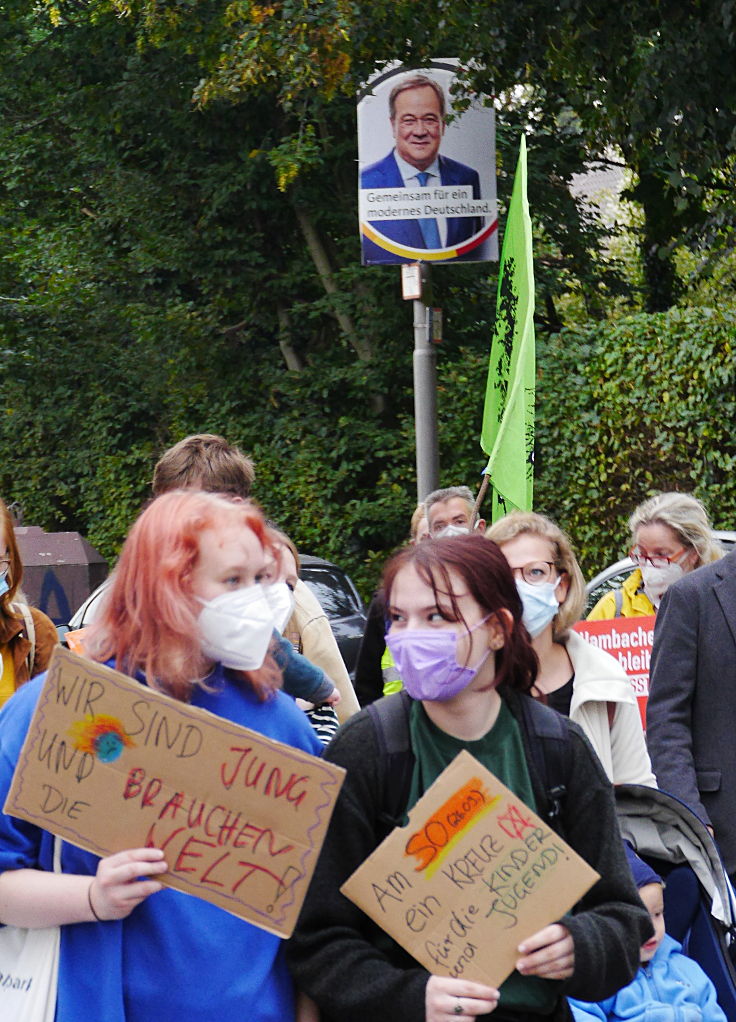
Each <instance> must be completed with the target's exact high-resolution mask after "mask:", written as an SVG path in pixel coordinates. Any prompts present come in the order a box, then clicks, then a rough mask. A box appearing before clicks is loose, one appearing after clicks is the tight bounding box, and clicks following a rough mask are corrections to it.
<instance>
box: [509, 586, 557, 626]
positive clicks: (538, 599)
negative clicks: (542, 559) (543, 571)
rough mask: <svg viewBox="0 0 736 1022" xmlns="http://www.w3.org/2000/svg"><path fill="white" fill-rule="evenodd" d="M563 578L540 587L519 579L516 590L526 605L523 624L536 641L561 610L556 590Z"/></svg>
mask: <svg viewBox="0 0 736 1022" xmlns="http://www.w3.org/2000/svg"><path fill="white" fill-rule="evenodd" d="M561 578H562V576H560V578H558V579H557V581H556V582H542V584H541V585H539V586H533V585H530V584H529V582H526V581H525V580H524V579H523V578H517V580H516V588H517V589H518V591H519V596H520V597H521V602H522V603H523V605H524V617H523V619H522V620H523V622H524V625H525V626H526V630H527V631H528V632H529V634H530V635H531V637H532V638H533V639H535V638H536V637H537V636H538V635H539V634H540V632H543V631H544V629H545V628H546V627H547V625H548V624H549V623H550V621H552V620H553V618H554V616H555V614H556V613H557V611H558V610H559V609H560V604H559V603H558V602H557V596H556V595H555V589H556V588H557V586H558V585H559V584H560V580H561Z"/></svg>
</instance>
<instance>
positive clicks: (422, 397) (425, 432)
mask: <svg viewBox="0 0 736 1022" xmlns="http://www.w3.org/2000/svg"><path fill="white" fill-rule="evenodd" d="M423 269H424V267H423ZM414 428H415V435H416V448H417V502H419V501H422V500H424V498H425V497H426V496H427V494H428V493H431V492H432V490H436V489H437V487H438V486H439V477H440V458H439V448H438V444H437V367H436V356H435V350H434V346H433V345H432V342H431V341H430V339H429V309H428V307H427V306H426V305H425V304H424V303H423V302H422V301H417V300H415V301H414Z"/></svg>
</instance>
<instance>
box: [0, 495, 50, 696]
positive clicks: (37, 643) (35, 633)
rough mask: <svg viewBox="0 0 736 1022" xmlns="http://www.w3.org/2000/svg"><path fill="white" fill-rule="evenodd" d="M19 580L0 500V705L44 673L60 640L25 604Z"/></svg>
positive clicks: (12, 539) (20, 569) (39, 613)
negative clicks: (32, 679)
mask: <svg viewBox="0 0 736 1022" xmlns="http://www.w3.org/2000/svg"><path fill="white" fill-rule="evenodd" d="M22 581H23V562H22V561H21V559H20V551H19V550H18V544H17V543H16V540H15V530H14V528H13V519H12V517H11V514H10V512H9V511H8V509H7V507H6V506H5V504H4V503H3V501H1V500H0V706H2V705H3V703H5V702H7V700H8V699H10V697H11V696H12V695H13V693H14V692H15V691H16V689H18V688H20V686H21V685H24V684H25V683H26V682H27V681H29V680H30V679H31V678H35V676H36V675H37V674H40V673H41V672H42V671H45V670H46V667H47V666H48V662H49V660H50V659H51V654H52V653H53V651H54V646H55V645H56V644H57V643H58V641H59V636H58V634H57V631H56V627H55V626H54V623H53V621H52V620H51V619H50V618H49V617H47V616H46V614H44V613H43V612H42V611H40V610H38V609H37V608H36V607H30V606H29V605H28V604H27V603H26V602H25V599H24V598H23V596H22V593H21V592H20V584H21V582H22Z"/></svg>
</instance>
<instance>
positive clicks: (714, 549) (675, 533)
mask: <svg viewBox="0 0 736 1022" xmlns="http://www.w3.org/2000/svg"><path fill="white" fill-rule="evenodd" d="M629 529H630V531H631V550H630V554H631V558H632V560H633V561H634V563H635V564H636V568H635V569H634V571H632V573H631V574H630V575H629V576H628V578H627V579H626V580H625V581H624V583H623V585H622V586H621V588H620V589H613V590H611V592H610V593H606V594H605V595H604V596H602V597H601V598H600V600H598V602H597V603H596V605H595V607H593V609H592V610H591V612H590V614H588V620H589V621H603V620H607V619H608V618H613V617H643V616H645V615H648V614H656V612H657V608H658V607H659V604H660V602H661V600H662V597H663V596H664V594H665V593H666V592H667V590H668V589H669V587H670V586H671V585H672V583H673V582H676V581H677V580H678V578H682V576H683V575H686V574H687V573H688V572H690V571H694V570H695V569H696V568H699V567H700V566H701V565H702V564H710V563H711V562H712V561H717V560H718V559H719V558H721V557H723V550H722V549H721V547H720V546H719V545H718V543H716V541H715V540H714V539H713V535H712V532H711V525H710V522H709V521H708V514H707V512H706V510H705V508H704V507H703V505H702V504H701V502H700V501H699V500H696V498H695V497H692V496H691V495H690V494H689V493H658V494H656V496H654V497H650V498H649V500H645V501H644V503H643V504H640V505H639V506H638V507H637V509H636V510H635V511H634V513H633V514H632V516H631V518H629Z"/></svg>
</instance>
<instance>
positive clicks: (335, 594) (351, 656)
mask: <svg viewBox="0 0 736 1022" xmlns="http://www.w3.org/2000/svg"><path fill="white" fill-rule="evenodd" d="M300 560H301V563H302V570H301V578H302V580H303V581H304V582H306V584H307V585H308V586H309V588H310V589H311V590H312V592H313V593H314V595H315V596H316V597H317V599H318V600H319V602H320V605H321V607H322V609H323V610H324V612H325V614H326V615H327V618H328V620H329V622H330V627H331V628H332V631H333V634H334V636H335V639H336V640H337V646H338V649H339V650H340V653H341V655H342V658H343V660H344V661H345V666H346V667H347V669H348V672H349V674H350V678H351V680H353V679H354V677H355V664H356V661H357V659H358V648H359V646H360V640H361V639H362V638H363V631H364V629H365V622H366V614H365V608H364V606H363V602H362V600H361V599H360V596H359V595H358V590H357V589H356V588H355V586H354V584H353V581H352V579H351V578H350V576H349V575H348V574H347V572H346V571H344V570H343V569H342V568H340V567H338V566H337V565H336V564H332V563H331V561H325V560H323V559H322V558H321V557H311V556H310V555H309V554H304V555H300ZM109 584H110V580H109V579H106V580H105V581H104V582H103V583H102V585H101V586H98V588H97V589H95V590H94V592H93V593H91V594H90V596H88V597H87V599H86V600H85V601H84V603H83V604H82V606H81V607H80V608H79V609H78V610H77V611H76V612H75V613H74V614H73V615H72V617H71V619H70V621H69V625H68V627H67V628H61V629H59V631H60V635H61V638H62V641H63V633H65V632H67V631H74V630H75V629H77V628H85V627H86V626H87V625H88V624H90V623H91V622H92V621H93V620H94V617H95V614H96V613H97V611H98V610H99V607H100V597H101V596H102V595H103V593H104V592H105V590H106V589H107V587H108V585H109Z"/></svg>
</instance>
